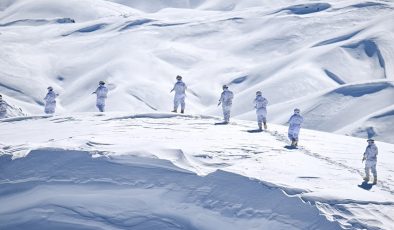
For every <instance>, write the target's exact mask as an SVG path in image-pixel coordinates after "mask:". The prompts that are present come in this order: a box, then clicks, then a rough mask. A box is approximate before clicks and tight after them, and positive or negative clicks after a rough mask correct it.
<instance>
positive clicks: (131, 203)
mask: <svg viewBox="0 0 394 230" xmlns="http://www.w3.org/2000/svg"><path fill="white" fill-rule="evenodd" d="M43 162H45V163H43ZM0 168H1V173H0V175H1V176H0V177H1V178H0V183H1V184H2V186H1V188H0V201H1V203H2V206H1V207H0V214H1V215H0V223H1V224H0V226H1V227H2V228H7V229H14V228H29V229H42V228H53V229H59V228H61V229H66V228H72V229H108V228H133V229H166V230H167V229H241V228H242V229H260V228H261V227H262V226H264V227H266V228H270V229H285V228H286V229H287V228H291V229H306V228H307V229H341V228H340V227H339V225H338V224H337V223H334V222H330V221H328V220H327V219H325V218H324V217H323V216H322V215H320V214H319V211H318V210H317V208H315V207H313V206H311V205H310V204H308V203H304V202H302V201H301V200H300V199H299V198H297V197H290V196H287V195H286V194H284V193H283V192H282V191H281V190H280V189H277V188H271V187H268V186H266V185H264V184H261V183H259V182H258V181H252V180H250V179H248V178H245V177H242V176H239V175H235V174H232V173H228V172H223V171H217V172H215V173H212V174H210V175H208V176H206V177H199V176H197V175H195V174H193V173H191V172H187V171H184V170H182V169H179V168H177V167H175V166H173V165H171V164H170V163H169V162H167V161H164V160H159V159H147V158H135V157H126V156H123V157H110V158H106V157H96V158H91V155H90V154H89V153H86V152H77V151H65V150H48V149H47V150H35V151H32V152H31V153H30V154H29V155H28V156H26V157H24V158H20V159H17V160H11V158H10V156H7V155H3V156H1V157H0ZM15 191H17V192H15Z"/></svg>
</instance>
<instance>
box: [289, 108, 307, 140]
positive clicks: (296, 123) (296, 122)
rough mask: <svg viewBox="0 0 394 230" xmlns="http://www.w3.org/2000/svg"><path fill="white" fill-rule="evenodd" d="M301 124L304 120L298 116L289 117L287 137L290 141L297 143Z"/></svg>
mask: <svg viewBox="0 0 394 230" xmlns="http://www.w3.org/2000/svg"><path fill="white" fill-rule="evenodd" d="M302 122H304V118H303V117H302V116H301V115H300V114H293V115H292V116H291V117H290V119H289V131H288V137H289V139H290V140H291V141H298V135H299V133H300V129H301V124H302Z"/></svg>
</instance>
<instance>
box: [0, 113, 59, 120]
mask: <svg viewBox="0 0 394 230" xmlns="http://www.w3.org/2000/svg"><path fill="white" fill-rule="evenodd" d="M50 117H53V115H37V116H23V117H11V118H4V119H0V122H18V121H26V120H37V119H46V118H50Z"/></svg>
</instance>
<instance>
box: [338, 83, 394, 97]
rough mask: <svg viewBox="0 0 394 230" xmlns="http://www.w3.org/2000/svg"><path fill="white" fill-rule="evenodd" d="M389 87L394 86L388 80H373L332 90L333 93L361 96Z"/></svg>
mask: <svg viewBox="0 0 394 230" xmlns="http://www.w3.org/2000/svg"><path fill="white" fill-rule="evenodd" d="M389 88H394V86H393V85H392V84H390V83H389V82H373V83H365V84H358V85H346V86H343V87H340V88H338V89H336V90H334V91H333V93H337V94H342V95H343V96H350V97H362V96H365V95H369V94H375V93H378V92H380V91H382V90H385V89H389Z"/></svg>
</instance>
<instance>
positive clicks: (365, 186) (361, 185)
mask: <svg viewBox="0 0 394 230" xmlns="http://www.w3.org/2000/svg"><path fill="white" fill-rule="evenodd" d="M373 186H374V185H373V184H369V183H368V182H365V181H363V182H362V183H361V184H360V185H358V187H360V188H362V189H365V190H371V189H372V187H373Z"/></svg>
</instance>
